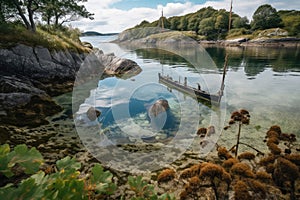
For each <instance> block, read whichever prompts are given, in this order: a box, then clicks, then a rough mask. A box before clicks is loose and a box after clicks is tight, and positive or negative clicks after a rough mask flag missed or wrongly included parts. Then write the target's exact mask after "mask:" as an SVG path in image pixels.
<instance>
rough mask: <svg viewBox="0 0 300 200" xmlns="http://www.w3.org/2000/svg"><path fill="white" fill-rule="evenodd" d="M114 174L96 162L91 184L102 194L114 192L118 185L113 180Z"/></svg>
mask: <svg viewBox="0 0 300 200" xmlns="http://www.w3.org/2000/svg"><path fill="white" fill-rule="evenodd" d="M112 176H113V175H112V174H111V173H110V172H109V171H106V172H104V171H103V167H102V166H101V165H99V164H96V165H95V166H94V167H93V168H92V177H91V185H93V186H94V187H95V190H96V191H97V192H98V193H100V194H102V193H106V194H112V193H113V192H114V191H115V190H116V185H115V184H114V183H112V182H111V181H112Z"/></svg>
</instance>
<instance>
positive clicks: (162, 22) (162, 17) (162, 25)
mask: <svg viewBox="0 0 300 200" xmlns="http://www.w3.org/2000/svg"><path fill="white" fill-rule="evenodd" d="M161 28H162V29H164V28H165V26H164V9H162V10H161Z"/></svg>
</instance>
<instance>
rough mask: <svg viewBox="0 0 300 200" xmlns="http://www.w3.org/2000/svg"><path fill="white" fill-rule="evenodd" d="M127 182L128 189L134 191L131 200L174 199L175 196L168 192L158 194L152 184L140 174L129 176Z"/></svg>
mask: <svg viewBox="0 0 300 200" xmlns="http://www.w3.org/2000/svg"><path fill="white" fill-rule="evenodd" d="M128 184H129V186H130V189H131V190H132V191H134V192H135V197H132V198H131V200H146V199H147V200H174V199H175V198H174V197H173V196H172V195H169V194H162V195H160V196H159V195H158V194H157V193H156V191H155V190H154V186H153V185H151V184H148V183H147V181H145V180H143V177H142V176H137V177H133V176H129V177H128Z"/></svg>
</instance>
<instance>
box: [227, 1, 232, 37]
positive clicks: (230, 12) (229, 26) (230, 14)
mask: <svg viewBox="0 0 300 200" xmlns="http://www.w3.org/2000/svg"><path fill="white" fill-rule="evenodd" d="M231 17H232V0H231V2H230V11H229V23H228V32H229V31H230V28H231Z"/></svg>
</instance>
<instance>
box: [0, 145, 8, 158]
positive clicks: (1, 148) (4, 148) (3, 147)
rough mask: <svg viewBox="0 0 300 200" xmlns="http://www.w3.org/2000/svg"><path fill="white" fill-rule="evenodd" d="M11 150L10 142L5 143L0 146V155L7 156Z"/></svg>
mask: <svg viewBox="0 0 300 200" xmlns="http://www.w3.org/2000/svg"><path fill="white" fill-rule="evenodd" d="M9 152H10V147H9V145H8V144H3V145H1V146H0V157H3V156H6V155H7V154H8V153H9Z"/></svg>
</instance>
